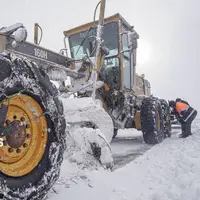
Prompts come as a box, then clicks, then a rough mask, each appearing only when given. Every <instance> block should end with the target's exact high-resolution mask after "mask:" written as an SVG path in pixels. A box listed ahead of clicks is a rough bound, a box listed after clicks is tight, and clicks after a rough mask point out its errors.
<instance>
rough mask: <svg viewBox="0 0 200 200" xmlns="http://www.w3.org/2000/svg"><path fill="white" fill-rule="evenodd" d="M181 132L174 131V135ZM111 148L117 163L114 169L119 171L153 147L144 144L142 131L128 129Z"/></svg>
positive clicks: (119, 135)
mask: <svg viewBox="0 0 200 200" xmlns="http://www.w3.org/2000/svg"><path fill="white" fill-rule="evenodd" d="M179 132H180V129H178V128H176V129H173V130H172V135H176V134H177V133H179ZM111 147H112V152H113V157H114V163H115V167H114V169H117V168H120V167H123V166H124V165H126V164H128V163H129V162H131V161H133V160H134V159H135V158H137V157H138V156H141V155H143V154H144V153H145V152H146V151H147V150H149V149H150V148H151V147H152V146H151V145H147V144H146V143H144V141H143V137H142V133H141V132H140V131H137V130H135V129H128V130H120V131H119V133H118V135H117V137H116V138H115V139H114V140H113V141H112V143H111Z"/></svg>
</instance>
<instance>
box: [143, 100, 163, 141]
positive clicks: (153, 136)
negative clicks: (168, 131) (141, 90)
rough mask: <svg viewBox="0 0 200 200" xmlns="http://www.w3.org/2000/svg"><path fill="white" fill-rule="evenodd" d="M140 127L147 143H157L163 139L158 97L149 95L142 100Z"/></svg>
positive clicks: (161, 116) (160, 108)
mask: <svg viewBox="0 0 200 200" xmlns="http://www.w3.org/2000/svg"><path fill="white" fill-rule="evenodd" d="M157 116H159V119H160V120H159V121H160V123H158V122H159V121H158V118H157ZM158 124H160V125H159V126H158ZM141 129H142V132H143V138H144V141H145V143H147V144H158V143H160V142H162V141H163V140H164V126H163V115H162V107H161V103H160V101H159V100H158V99H156V98H152V97H150V98H145V99H144V100H143V101H142V105H141Z"/></svg>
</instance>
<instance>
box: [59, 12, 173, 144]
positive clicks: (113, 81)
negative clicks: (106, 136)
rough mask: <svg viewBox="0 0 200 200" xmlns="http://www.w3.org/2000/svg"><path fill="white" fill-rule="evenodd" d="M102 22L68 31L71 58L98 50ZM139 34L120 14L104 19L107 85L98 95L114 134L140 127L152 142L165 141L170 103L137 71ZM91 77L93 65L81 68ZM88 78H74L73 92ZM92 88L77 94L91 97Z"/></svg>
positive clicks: (102, 68)
mask: <svg viewBox="0 0 200 200" xmlns="http://www.w3.org/2000/svg"><path fill="white" fill-rule="evenodd" d="M97 23H98V22H91V23H87V24H84V25H81V26H78V27H75V28H73V29H70V30H67V31H64V35H65V36H66V37H67V38H68V42H69V50H70V54H71V58H73V59H80V58H82V57H83V56H87V55H90V57H92V56H93V55H94V53H95V48H96V45H95V42H96V40H95V37H94V36H95V35H96V33H97V31H98V30H97V26H95V25H94V24H97ZM138 39H139V34H138V33H137V32H136V31H135V30H134V27H133V26H131V25H130V24H128V22H127V21H126V20H125V19H124V18H123V17H122V16H121V15H120V14H115V15H113V16H111V17H108V18H106V19H105V20H104V28H103V34H102V46H104V47H106V48H107V49H108V53H107V54H105V53H104V55H103V56H102V57H101V59H100V61H99V62H100V63H101V64H100V65H98V66H99V68H98V69H97V74H98V80H100V81H102V82H103V83H104V84H103V86H102V87H99V88H98V89H97V90H96V97H97V98H99V99H100V100H101V101H102V104H103V107H104V109H105V110H106V111H107V112H108V113H109V115H110V116H111V118H112V120H113V123H114V133H113V137H115V136H116V135H117V130H118V129H124V128H136V129H137V130H141V131H142V132H143V137H144V141H145V142H146V143H148V144H156V143H159V142H161V141H162V140H163V139H164V138H165V137H168V136H170V132H171V125H170V110H169V106H168V103H167V102H166V101H165V100H163V99H159V98H156V97H153V96H152V95H151V89H150V83H149V81H148V80H146V79H145V77H144V75H141V76H139V75H138V74H136V50H137V46H138V45H137V40H138ZM77 71H78V72H82V73H85V74H86V76H87V79H89V77H90V75H91V73H90V68H89V67H88V68H86V67H84V66H82V67H79V68H77ZM85 80H86V79H85V78H83V79H78V80H77V79H74V78H73V77H72V78H71V86H66V87H62V88H63V90H64V88H68V90H69V91H71V92H73V89H74V88H76V87H77V85H81V84H84V82H85ZM91 93H92V92H91V91H87V90H82V91H79V92H78V94H77V96H78V97H79V98H80V97H84V96H91Z"/></svg>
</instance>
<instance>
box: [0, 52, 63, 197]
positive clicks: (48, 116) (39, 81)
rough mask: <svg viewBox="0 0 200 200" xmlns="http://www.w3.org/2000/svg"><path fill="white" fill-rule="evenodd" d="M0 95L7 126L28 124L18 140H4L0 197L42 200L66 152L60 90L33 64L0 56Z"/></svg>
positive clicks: (11, 56)
mask: <svg viewBox="0 0 200 200" xmlns="http://www.w3.org/2000/svg"><path fill="white" fill-rule="evenodd" d="M0 91H1V92H0V104H2V102H6V101H7V102H8V105H9V107H8V112H7V115H6V123H9V124H10V123H18V122H26V123H22V124H23V131H21V133H20V136H19V135H18V136H17V135H16V133H15V132H13V133H10V134H9V136H7V137H3V140H4V146H3V147H0V157H1V159H0V198H2V199H6V200H11V199H15V200H34V199H37V200H42V199H44V198H45V196H46V194H47V192H48V191H49V190H50V189H51V187H52V185H53V184H54V183H55V181H56V180H57V179H58V178H59V173H60V166H61V163H62V161H63V154H64V150H65V148H66V141H65V137H66V132H65V127H66V123H65V119H64V116H63V106H62V103H61V101H60V100H59V99H58V91H57V89H56V87H55V86H54V85H52V84H51V82H50V80H49V77H48V76H47V75H46V74H45V73H44V71H42V70H41V69H39V68H38V66H37V65H36V64H35V63H32V62H29V61H27V60H26V59H21V58H18V57H15V56H13V54H12V55H10V54H7V55H4V54H0ZM0 117H1V116H0ZM33 117H35V118H33ZM6 123H5V124H6ZM27 124H28V126H27ZM17 132H18V133H19V132H20V130H17ZM20 137H21V139H20Z"/></svg>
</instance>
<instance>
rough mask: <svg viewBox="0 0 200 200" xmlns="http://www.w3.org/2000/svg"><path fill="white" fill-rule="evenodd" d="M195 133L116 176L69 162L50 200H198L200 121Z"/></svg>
mask: <svg viewBox="0 0 200 200" xmlns="http://www.w3.org/2000/svg"><path fill="white" fill-rule="evenodd" d="M124 131H125V132H126V130H124ZM176 131H177V130H176ZM193 133H194V134H193V135H192V136H190V137H188V138H186V139H180V138H178V137H177V135H176V134H174V135H173V136H172V138H170V139H166V140H165V141H164V142H162V143H161V144H159V145H156V146H154V147H152V148H150V149H149V150H148V151H146V152H145V153H144V154H143V155H142V156H139V157H137V158H136V159H135V160H133V161H132V162H130V163H129V164H127V165H126V166H124V167H122V168H118V169H116V170H114V171H113V172H110V171H105V170H103V169H99V168H98V170H95V169H93V170H92V171H91V169H81V167H80V166H78V165H77V164H75V163H71V162H69V161H68V160H67V159H66V160H65V161H64V163H63V165H62V170H61V176H60V179H59V180H58V182H57V184H56V185H55V186H54V190H52V191H51V193H50V194H49V195H48V200H65V199H70V200H88V199H96V200H197V199H199V197H200V159H199V158H200V120H196V121H195V122H194V124H193ZM125 134H126V133H125ZM133 145H134V144H133ZM115 148H116V146H115ZM119 148H120V146H119Z"/></svg>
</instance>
